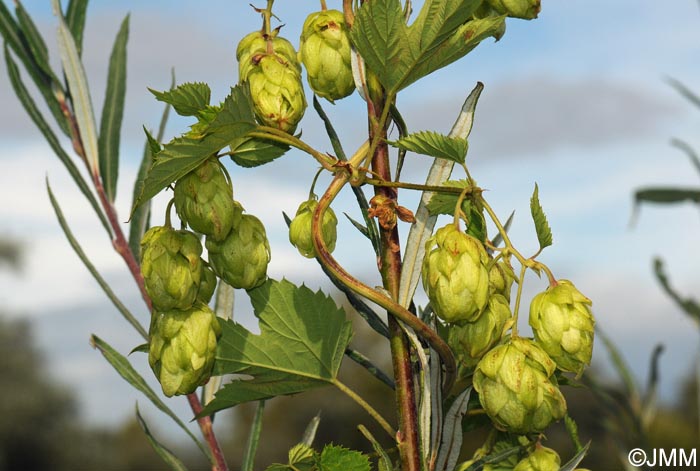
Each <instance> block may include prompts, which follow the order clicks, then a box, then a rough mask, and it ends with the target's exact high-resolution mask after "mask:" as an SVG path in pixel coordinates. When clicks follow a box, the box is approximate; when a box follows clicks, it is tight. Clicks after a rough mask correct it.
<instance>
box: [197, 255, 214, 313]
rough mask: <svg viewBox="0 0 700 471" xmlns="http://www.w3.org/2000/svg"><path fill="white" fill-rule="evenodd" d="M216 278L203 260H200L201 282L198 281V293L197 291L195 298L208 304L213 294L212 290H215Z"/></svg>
mask: <svg viewBox="0 0 700 471" xmlns="http://www.w3.org/2000/svg"><path fill="white" fill-rule="evenodd" d="M217 281H218V280H217V278H216V275H215V274H214V272H213V271H212V269H211V268H209V267H208V266H207V265H206V263H205V262H204V260H202V276H201V282H200V283H199V293H197V300H198V301H202V302H203V303H205V304H208V303H209V301H211V298H212V296H214V291H215V290H216V284H217Z"/></svg>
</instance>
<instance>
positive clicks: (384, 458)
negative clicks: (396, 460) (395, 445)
mask: <svg viewBox="0 0 700 471" xmlns="http://www.w3.org/2000/svg"><path fill="white" fill-rule="evenodd" d="M357 429H358V430H359V431H360V433H361V434H362V435H364V436H365V438H366V439H367V440H368V441H369V442H370V443H371V444H372V448H374V452H375V453H376V454H377V456H378V460H377V465H378V466H377V467H378V471H393V470H394V465H393V464H392V463H391V458H389V455H388V454H387V452H386V450H384V448H383V447H382V446H381V445H380V444H379V442H378V441H377V439H376V438H374V436H373V435H372V434H371V433H370V431H369V430H367V427H365V426H364V425H358V426H357Z"/></svg>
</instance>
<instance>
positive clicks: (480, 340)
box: [447, 294, 511, 367]
mask: <svg viewBox="0 0 700 471" xmlns="http://www.w3.org/2000/svg"><path fill="white" fill-rule="evenodd" d="M510 319H511V312H510V306H509V305H508V301H506V298H505V297H503V296H502V295H500V294H496V295H493V296H491V297H490V298H489V303H488V305H487V306H486V309H484V310H483V311H482V312H481V314H480V315H479V317H478V318H477V319H476V320H475V321H472V322H459V323H455V324H452V325H450V326H449V327H448V328H449V333H448V337H447V343H448V344H449V345H450V348H452V351H454V352H455V355H456V356H457V360H458V361H459V363H460V364H461V365H463V366H466V367H472V366H474V365H476V363H477V362H478V361H479V359H481V357H483V356H484V355H485V354H486V352H488V351H489V350H491V348H492V347H493V346H494V345H496V344H497V343H498V342H499V341H500V340H501V337H502V336H503V333H504V330H505V329H506V326H507V324H508V321H509V320H510Z"/></svg>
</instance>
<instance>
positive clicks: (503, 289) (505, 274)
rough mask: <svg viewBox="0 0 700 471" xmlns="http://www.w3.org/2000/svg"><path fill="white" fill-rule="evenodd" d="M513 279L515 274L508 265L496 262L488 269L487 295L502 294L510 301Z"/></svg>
mask: <svg viewBox="0 0 700 471" xmlns="http://www.w3.org/2000/svg"><path fill="white" fill-rule="evenodd" d="M513 281H515V274H514V273H513V269H512V268H511V267H510V265H507V264H506V263H505V262H503V261H500V262H496V263H494V264H493V265H492V266H491V269H490V270H489V295H491V296H493V295H494V294H502V295H503V296H505V298H506V300H508V301H510V291H511V288H512V287H513Z"/></svg>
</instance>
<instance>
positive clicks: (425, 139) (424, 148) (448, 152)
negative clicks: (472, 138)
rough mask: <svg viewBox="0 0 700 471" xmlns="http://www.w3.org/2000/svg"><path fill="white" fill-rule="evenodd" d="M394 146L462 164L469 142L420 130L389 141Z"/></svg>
mask: <svg viewBox="0 0 700 471" xmlns="http://www.w3.org/2000/svg"><path fill="white" fill-rule="evenodd" d="M389 144H391V145H392V146H394V147H397V148H399V149H403V150H409V151H411V152H416V153H418V154H423V155H428V156H430V157H436V158H439V159H445V160H451V161H452V162H455V163H458V164H463V163H464V161H465V159H466V157H467V150H468V149H469V144H468V142H467V140H466V139H464V138H461V137H450V136H445V135H444V134H439V133H437V132H434V131H420V132H417V133H412V134H409V135H408V136H406V137H403V138H401V139H399V140H398V141H392V142H389Z"/></svg>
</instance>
